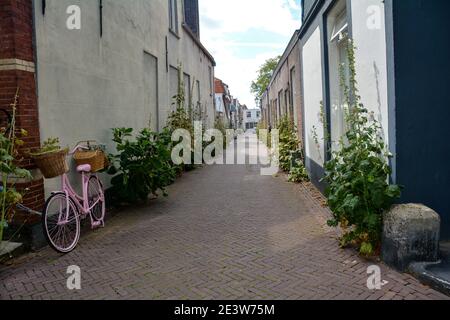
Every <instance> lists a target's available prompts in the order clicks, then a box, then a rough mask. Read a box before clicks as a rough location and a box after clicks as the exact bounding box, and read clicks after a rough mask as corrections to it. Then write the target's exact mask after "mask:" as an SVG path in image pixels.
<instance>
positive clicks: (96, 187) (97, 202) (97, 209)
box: [88, 176, 106, 222]
mask: <svg viewBox="0 0 450 320" xmlns="http://www.w3.org/2000/svg"><path fill="white" fill-rule="evenodd" d="M88 200H89V208H91V215H92V217H93V218H94V220H95V221H100V222H103V220H104V218H105V211H106V210H105V195H104V193H103V186H102V183H101V182H100V180H99V179H98V177H97V176H91V177H90V178H89V183H88Z"/></svg>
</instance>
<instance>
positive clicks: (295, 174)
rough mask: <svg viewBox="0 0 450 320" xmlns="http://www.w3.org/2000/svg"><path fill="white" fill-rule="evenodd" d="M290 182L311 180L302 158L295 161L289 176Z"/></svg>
mask: <svg viewBox="0 0 450 320" xmlns="http://www.w3.org/2000/svg"><path fill="white" fill-rule="evenodd" d="M288 179H289V182H295V183H299V182H303V181H308V180H309V175H308V171H307V170H306V167H305V165H304V164H303V161H302V160H297V161H295V165H294V166H293V167H292V168H291V171H290V172H289V176H288Z"/></svg>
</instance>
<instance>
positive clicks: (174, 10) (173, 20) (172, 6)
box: [168, 0, 179, 36]
mask: <svg viewBox="0 0 450 320" xmlns="http://www.w3.org/2000/svg"><path fill="white" fill-rule="evenodd" d="M168 1H169V30H170V32H172V33H173V34H175V35H176V36H178V35H179V26H178V25H179V19H178V1H177V0H168ZM174 14H175V15H174Z"/></svg>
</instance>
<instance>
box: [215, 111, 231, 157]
mask: <svg viewBox="0 0 450 320" xmlns="http://www.w3.org/2000/svg"><path fill="white" fill-rule="evenodd" d="M214 128H215V129H216V130H219V131H220V133H222V136H223V149H224V150H225V149H226V148H227V129H228V127H227V126H226V125H225V124H224V123H223V121H222V120H221V119H220V118H216V121H215V123H214Z"/></svg>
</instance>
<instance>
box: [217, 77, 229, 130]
mask: <svg viewBox="0 0 450 320" xmlns="http://www.w3.org/2000/svg"><path fill="white" fill-rule="evenodd" d="M214 88H215V89H214V91H215V100H216V101H215V103H216V117H217V118H218V119H219V120H220V121H222V123H223V124H224V125H225V126H228V125H229V124H230V104H231V94H230V89H229V88H228V85H227V84H226V83H224V82H223V81H222V80H220V79H218V78H215V79H214Z"/></svg>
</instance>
